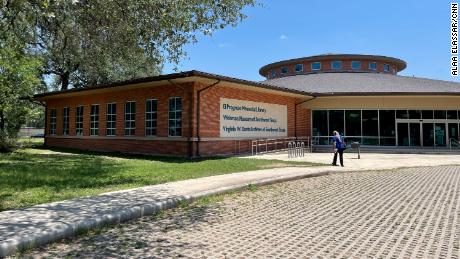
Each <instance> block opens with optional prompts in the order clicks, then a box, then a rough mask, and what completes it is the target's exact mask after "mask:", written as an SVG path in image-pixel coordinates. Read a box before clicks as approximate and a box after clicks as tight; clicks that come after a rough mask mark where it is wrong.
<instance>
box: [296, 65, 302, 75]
mask: <svg viewBox="0 0 460 259" xmlns="http://www.w3.org/2000/svg"><path fill="white" fill-rule="evenodd" d="M302 71H303V65H302V64H296V65H295V72H296V73H299V72H302Z"/></svg>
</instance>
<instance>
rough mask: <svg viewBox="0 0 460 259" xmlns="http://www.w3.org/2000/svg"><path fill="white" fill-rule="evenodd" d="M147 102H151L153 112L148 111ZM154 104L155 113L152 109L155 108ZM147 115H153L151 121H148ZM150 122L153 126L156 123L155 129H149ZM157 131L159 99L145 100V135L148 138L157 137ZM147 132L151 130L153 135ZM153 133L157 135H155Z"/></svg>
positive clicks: (151, 127)
mask: <svg viewBox="0 0 460 259" xmlns="http://www.w3.org/2000/svg"><path fill="white" fill-rule="evenodd" d="M147 102H151V104H150V108H151V110H150V111H148V110H147ZM153 103H155V111H153V109H152V107H153V105H152V104H153ZM147 114H150V115H151V117H150V119H147ZM149 121H150V123H151V124H150V125H153V122H155V127H153V126H150V127H147V122H149ZM157 129H158V99H156V98H153V99H146V100H145V131H144V134H145V136H147V137H154V136H157ZM147 130H151V134H148V133H147ZM153 132H154V133H155V134H153Z"/></svg>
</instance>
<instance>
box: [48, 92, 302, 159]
mask: <svg viewBox="0 0 460 259" xmlns="http://www.w3.org/2000/svg"><path fill="white" fill-rule="evenodd" d="M206 86H207V85H204V84H201V83H187V84H181V85H163V86H152V87H146V88H133V89H131V90H119V89H113V90H112V91H105V92H104V93H91V94H90V92H85V93H83V92H82V94H81V95H78V96H73V97H65V98H63V97H60V98H55V99H52V100H49V101H47V107H48V115H49V111H50V109H53V108H56V109H57V134H56V136H47V139H46V143H47V145H49V146H59V147H72V148H80V149H90V150H99V151H120V152H127V153H150V154H172V155H183V156H187V155H191V154H193V155H198V154H197V149H198V144H197V141H196V140H197V138H196V137H197V136H198V131H197V129H196V124H197V123H196V119H197V118H196V109H197V103H196V100H197V90H199V89H203V88H204V87H206ZM174 96H178V97H182V100H183V101H182V107H183V108H182V109H183V111H182V137H179V138H177V137H168V103H169V98H170V97H174ZM200 98H201V102H200V115H201V116H200V137H201V138H202V141H201V142H200V143H199V151H200V155H203V156H211V155H218V154H234V153H235V152H237V151H240V152H249V151H250V147H249V144H247V143H249V142H248V141H244V142H242V141H235V140H225V139H220V138H219V137H220V136H219V135H220V122H219V120H220V98H231V99H239V100H247V101H255V102H264V103H273V104H281V105H286V106H287V110H288V136H290V137H294V136H295V135H296V129H295V125H297V136H309V135H310V111H309V110H306V109H302V108H300V107H297V120H296V119H295V114H296V112H295V103H298V102H300V100H299V99H297V98H293V97H286V96H282V95H279V94H273V93H262V92H259V91H257V92H256V91H251V90H245V89H241V88H234V87H229V86H226V85H225V83H220V84H219V85H217V86H214V87H211V88H209V89H207V90H204V91H202V92H201V97H200ZM146 99H157V100H158V118H157V136H156V137H148V138H147V137H145V131H144V122H145V100H146ZM126 101H136V132H135V136H124V104H125V102H126ZM112 102H115V103H117V107H116V108H117V130H116V136H115V137H110V136H109V137H107V136H106V108H107V103H112ZM91 104H99V105H100V106H99V136H89V134H90V129H89V128H90V107H91ZM80 105H83V106H84V116H83V125H84V126H83V136H82V137H80V136H75V112H76V107H77V106H80ZM63 107H69V108H70V134H69V136H62V109H63ZM190 122H191V127H190ZM47 133H49V116H47ZM189 140H191V141H193V143H192V142H191V141H189Z"/></svg>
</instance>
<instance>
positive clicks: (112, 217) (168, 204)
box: [0, 170, 335, 258]
mask: <svg viewBox="0 0 460 259" xmlns="http://www.w3.org/2000/svg"><path fill="white" fill-rule="evenodd" d="M334 172H335V171H334V170H331V171H324V172H319V173H310V174H300V175H294V176H287V177H284V176H279V177H273V178H267V179H263V180H256V181H252V182H247V183H243V184H236V185H229V186H225V187H221V188H216V189H211V190H207V191H203V192H198V193H196V194H192V195H186V196H176V197H174V198H168V199H166V200H163V201H160V202H156V203H153V204H143V205H141V206H136V207H132V208H128V209H124V210H121V211H117V212H113V213H109V214H106V215H103V216H100V217H96V218H93V219H86V220H82V221H80V222H77V223H75V224H65V223H63V224H62V225H61V226H60V227H56V228H53V229H50V230H46V231H42V232H40V234H35V235H29V236H26V237H18V238H14V239H10V240H8V241H6V242H3V243H1V244H0V258H4V257H6V256H8V255H12V254H14V253H17V252H19V251H24V250H27V249H32V248H36V247H39V246H43V245H46V244H49V243H52V242H55V241H58V240H61V239H63V238H66V237H71V236H75V235H78V234H79V233H83V232H86V231H88V230H91V229H95V228H98V227H102V226H106V225H110V224H116V223H121V222H125V221H128V220H133V219H138V218H140V217H143V216H148V215H152V214H154V213H156V212H158V211H162V210H167V209H171V208H175V207H177V206H178V205H179V203H181V202H192V201H194V200H196V199H198V198H202V197H206V196H210V195H215V194H221V193H225V192H229V191H235V190H241V189H244V188H246V187H247V186H248V185H256V186H264V185H269V184H276V183H281V182H288V181H294V180H299V179H304V178H310V177H318V176H323V175H327V174H330V173H334Z"/></svg>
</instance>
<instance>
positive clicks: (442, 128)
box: [434, 123, 447, 147]
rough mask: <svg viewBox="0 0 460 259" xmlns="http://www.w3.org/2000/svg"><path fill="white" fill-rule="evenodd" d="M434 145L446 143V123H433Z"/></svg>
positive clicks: (442, 145)
mask: <svg viewBox="0 0 460 259" xmlns="http://www.w3.org/2000/svg"><path fill="white" fill-rule="evenodd" d="M434 134H435V136H434V145H435V146H436V147H445V146H446V145H447V144H446V124H445V123H435V124H434Z"/></svg>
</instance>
